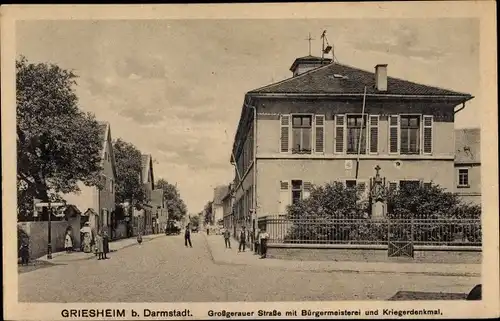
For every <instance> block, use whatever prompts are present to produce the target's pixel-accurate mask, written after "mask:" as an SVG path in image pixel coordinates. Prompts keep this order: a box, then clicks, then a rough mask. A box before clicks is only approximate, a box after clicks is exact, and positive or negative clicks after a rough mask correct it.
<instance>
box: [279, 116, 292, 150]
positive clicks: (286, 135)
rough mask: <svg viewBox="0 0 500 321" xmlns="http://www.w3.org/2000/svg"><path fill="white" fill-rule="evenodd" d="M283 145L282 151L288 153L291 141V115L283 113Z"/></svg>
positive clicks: (281, 123) (281, 121)
mask: <svg viewBox="0 0 500 321" xmlns="http://www.w3.org/2000/svg"><path fill="white" fill-rule="evenodd" d="M280 126H281V146H280V151H281V152H282V153H288V150H289V145H290V143H289V141H290V115H281V119H280Z"/></svg>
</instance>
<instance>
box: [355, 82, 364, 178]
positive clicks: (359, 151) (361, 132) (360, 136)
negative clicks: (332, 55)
mask: <svg viewBox="0 0 500 321" xmlns="http://www.w3.org/2000/svg"><path fill="white" fill-rule="evenodd" d="M365 105H366V86H365V91H364V93H363V109H362V110H361V131H360V132H359V142H358V157H357V160H356V180H357V179H358V174H359V156H360V153H361V139H362V138H363V125H364V123H365ZM365 137H366V135H365ZM365 147H366V146H365Z"/></svg>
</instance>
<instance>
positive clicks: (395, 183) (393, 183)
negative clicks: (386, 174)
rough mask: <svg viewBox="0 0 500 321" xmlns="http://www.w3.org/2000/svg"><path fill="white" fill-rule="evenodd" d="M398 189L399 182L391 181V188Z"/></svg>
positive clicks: (391, 189) (392, 189)
mask: <svg viewBox="0 0 500 321" xmlns="http://www.w3.org/2000/svg"><path fill="white" fill-rule="evenodd" d="M397 189H398V182H389V190H390V191H395V190H397Z"/></svg>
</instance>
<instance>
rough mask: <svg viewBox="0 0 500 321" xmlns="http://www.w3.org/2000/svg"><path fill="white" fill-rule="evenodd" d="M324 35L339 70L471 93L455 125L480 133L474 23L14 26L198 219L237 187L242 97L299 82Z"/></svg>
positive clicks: (26, 47)
mask: <svg viewBox="0 0 500 321" xmlns="http://www.w3.org/2000/svg"><path fill="white" fill-rule="evenodd" d="M323 30H327V36H328V40H329V42H330V43H331V44H333V45H334V48H335V56H336V58H337V60H338V61H339V62H340V63H344V64H347V65H351V66H355V67H358V68H361V69H365V70H369V71H372V70H373V68H374V66H375V65H376V64H379V63H386V64H388V75H389V76H393V77H398V78H403V79H407V80H410V81H414V82H418V83H423V84H427V85H434V86H439V87H443V88H448V89H452V90H456V91H460V92H466V93H470V94H472V95H473V96H475V98H474V99H473V100H472V101H471V102H469V103H468V105H467V107H466V109H464V110H463V111H461V112H460V113H459V114H458V115H457V118H456V124H455V126H456V127H457V128H466V127H479V125H480V124H479V122H480V121H479V116H478V115H479V112H478V111H480V108H481V107H480V106H481V102H480V101H481V93H480V75H479V21H478V20H476V19H465V18H459V19H453V18H447V19H443V18H440V19H332V20H311V19H303V20H299V19H293V20H290V19H272V20H237V19H233V20H230V19H224V20H202V19H189V20H36V21H33V20H32V21H18V22H17V23H16V51H17V55H18V56H19V55H24V56H25V57H26V58H27V59H28V60H29V61H30V62H48V63H55V64H58V65H59V66H60V67H62V68H65V69H72V70H74V72H75V73H76V74H77V75H78V76H79V78H78V81H77V82H78V84H77V86H76V87H75V90H76V93H77V95H78V98H79V104H80V107H81V109H83V110H85V111H88V112H92V113H94V114H95V115H96V118H97V119H98V120H102V121H108V122H109V123H110V124H111V132H112V136H113V139H117V138H122V139H123V140H126V141H128V142H131V143H133V144H134V145H136V146H137V148H138V149H140V150H141V151H142V153H149V154H152V156H153V159H154V160H155V161H154V165H153V166H154V173H155V179H158V178H164V179H166V180H167V181H169V182H170V183H173V184H177V186H178V188H179V191H180V194H181V197H182V198H183V199H184V201H185V202H186V205H187V207H188V210H189V211H190V212H191V213H197V212H199V211H201V210H202V209H203V206H204V204H205V203H206V202H207V201H208V200H211V199H212V198H213V193H214V188H215V187H216V186H217V185H221V184H228V183H229V182H231V181H232V179H233V176H234V169H233V167H232V165H231V164H230V163H229V159H230V154H231V146H232V143H233V138H234V134H235V132H236V128H237V124H238V120H239V116H240V113H241V106H242V103H243V98H244V95H245V93H246V92H248V91H250V90H252V89H255V88H259V87H262V86H264V85H267V84H270V83H272V82H276V81H280V80H283V79H286V78H289V77H291V72H290V71H289V67H290V66H291V64H292V63H293V61H294V59H295V58H297V57H301V56H305V55H308V54H309V49H308V41H307V40H306V39H307V38H308V36H309V33H311V36H312V38H314V40H312V44H311V46H312V54H313V55H320V50H321V41H320V36H321V33H322V31H323Z"/></svg>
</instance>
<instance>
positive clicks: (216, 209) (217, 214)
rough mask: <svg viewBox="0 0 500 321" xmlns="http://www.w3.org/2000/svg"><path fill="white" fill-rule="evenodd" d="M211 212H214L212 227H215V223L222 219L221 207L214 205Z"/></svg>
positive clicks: (222, 209)
mask: <svg viewBox="0 0 500 321" xmlns="http://www.w3.org/2000/svg"><path fill="white" fill-rule="evenodd" d="M213 210H214V225H217V222H218V221H219V220H222V218H223V217H224V208H223V207H222V205H214V206H213Z"/></svg>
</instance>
